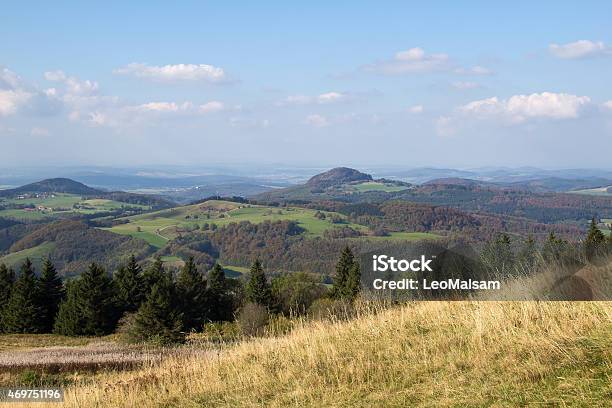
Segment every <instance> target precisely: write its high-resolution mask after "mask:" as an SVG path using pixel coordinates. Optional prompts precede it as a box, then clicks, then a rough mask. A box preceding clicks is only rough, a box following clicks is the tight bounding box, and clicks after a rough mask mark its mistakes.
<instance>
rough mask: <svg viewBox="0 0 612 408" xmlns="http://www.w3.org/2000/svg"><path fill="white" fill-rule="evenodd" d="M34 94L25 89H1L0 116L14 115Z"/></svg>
mask: <svg viewBox="0 0 612 408" xmlns="http://www.w3.org/2000/svg"><path fill="white" fill-rule="evenodd" d="M31 97H32V94H30V93H28V92H25V91H23V90H19V89H18V90H15V91H13V90H8V91H5V90H0V116H8V115H13V114H15V113H16V112H17V110H18V109H19V108H20V107H21V106H23V105H25V104H26V103H27V102H28V101H29V100H30V98H31Z"/></svg>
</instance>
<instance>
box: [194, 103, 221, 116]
mask: <svg viewBox="0 0 612 408" xmlns="http://www.w3.org/2000/svg"><path fill="white" fill-rule="evenodd" d="M224 109H225V105H224V104H223V102H219V101H210V102H206V103H205V104H203V105H200V106H199V108H198V111H199V112H200V113H213V112H220V111H222V110H224Z"/></svg>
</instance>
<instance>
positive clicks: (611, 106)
mask: <svg viewBox="0 0 612 408" xmlns="http://www.w3.org/2000/svg"><path fill="white" fill-rule="evenodd" d="M603 107H604V108H606V109H609V110H611V111H612V100H610V101H607V102H604V103H603Z"/></svg>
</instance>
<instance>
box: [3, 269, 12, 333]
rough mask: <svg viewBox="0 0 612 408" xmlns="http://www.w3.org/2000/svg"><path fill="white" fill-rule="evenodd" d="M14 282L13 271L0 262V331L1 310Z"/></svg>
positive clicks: (8, 297)
mask: <svg viewBox="0 0 612 408" xmlns="http://www.w3.org/2000/svg"><path fill="white" fill-rule="evenodd" d="M14 283H15V273H14V272H13V270H12V269H9V268H7V267H6V265H4V264H0V333H2V332H3V331H4V328H3V327H4V326H3V324H2V315H3V310H4V307H5V306H6V304H7V303H8V301H9V299H10V297H11V290H12V289H13V285H14Z"/></svg>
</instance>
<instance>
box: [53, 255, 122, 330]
mask: <svg viewBox="0 0 612 408" xmlns="http://www.w3.org/2000/svg"><path fill="white" fill-rule="evenodd" d="M117 318H118V315H117V308H116V303H115V293H114V288H113V281H112V280H111V278H110V277H109V276H108V274H107V273H106V271H105V270H104V269H103V268H101V267H100V266H98V265H96V264H95V263H92V264H91V265H90V266H89V268H88V269H87V271H85V272H84V273H82V274H81V276H80V277H79V278H78V279H77V281H75V282H74V283H73V284H71V285H70V286H69V291H68V296H67V299H66V301H65V302H63V303H62V305H61V306H60V310H59V313H58V315H57V321H56V324H55V330H54V331H55V332H57V333H59V334H65V335H89V336H100V335H104V334H108V333H110V332H112V331H113V330H114V328H115V324H116V322H117Z"/></svg>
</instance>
